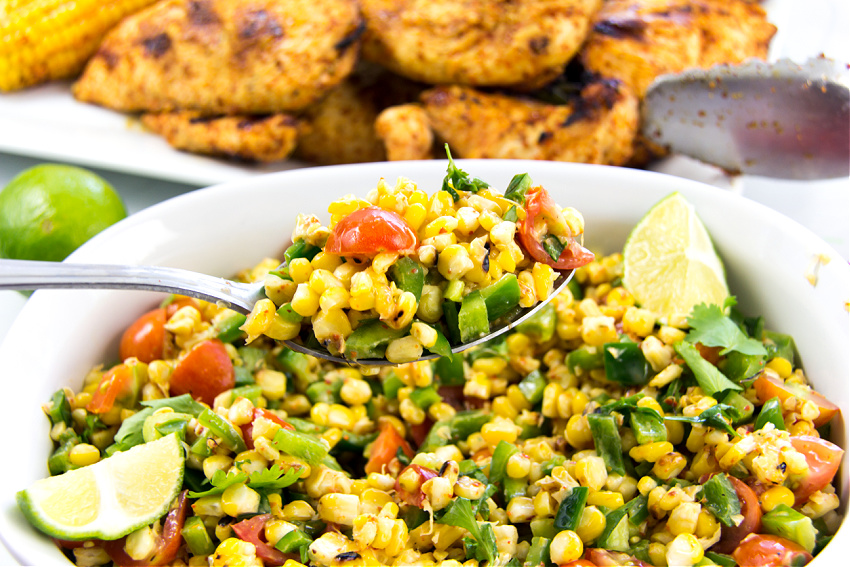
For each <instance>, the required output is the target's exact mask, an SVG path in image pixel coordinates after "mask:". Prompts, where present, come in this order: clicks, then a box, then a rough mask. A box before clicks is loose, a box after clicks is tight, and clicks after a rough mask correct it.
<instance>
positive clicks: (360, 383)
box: [339, 378, 372, 406]
mask: <svg viewBox="0 0 850 567" xmlns="http://www.w3.org/2000/svg"><path fill="white" fill-rule="evenodd" d="M339 395H340V397H342V401H344V402H345V403H347V404H348V405H351V406H354V405H363V404H365V403H366V402H368V401H369V400H371V399H372V388H371V387H370V386H369V383H368V382H366V381H365V380H360V379H359V378H352V379H348V380H345V382H344V383H343V385H342V388H340V391H339Z"/></svg>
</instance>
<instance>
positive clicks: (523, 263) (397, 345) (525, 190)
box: [0, 147, 594, 365]
mask: <svg viewBox="0 0 850 567" xmlns="http://www.w3.org/2000/svg"><path fill="white" fill-rule="evenodd" d="M446 150H447V152H448V147H447V148H446ZM328 213H329V214H330V222H329V223H328V224H327V226H326V225H324V224H322V222H321V221H320V220H319V218H318V217H317V216H315V215H313V214H309V213H301V214H299V215H298V217H297V219H296V223H295V229H294V230H293V233H292V245H291V246H289V247H288V249H287V250H286V252H285V253H284V260H283V262H282V263H279V262H278V261H273V262H272V265H270V266H260V267H258V268H257V269H255V270H254V271H253V272H252V273H250V274H247V273H246V274H243V275H242V277H241V278H240V279H242V280H243V282H244V283H243V282H233V281H229V280H223V279H220V278H213V277H211V276H203V275H199V274H194V273H192V272H186V271H184V270H176V269H171V268H156V267H142V266H126V267H120V266H99V267H94V268H92V269H87V268H86V267H84V266H82V265H79V264H76V265H75V264H66V265H59V264H52V263H37V262H16V261H12V260H0V262H2V268H3V270H2V274H3V275H2V277H0V289H35V288H44V287H53V288H57V287H88V288H93V287H96V288H124V289H127V288H130V289H147V290H159V291H167V292H170V293H176V294H180V295H187V296H191V297H197V298H200V299H205V300H211V301H214V302H220V303H223V304H224V305H226V306H228V307H230V308H231V309H232V310H234V311H236V312H239V313H241V314H242V316H244V317H242V318H240V317H235V318H234V319H233V321H234V322H235V323H234V325H235V326H234V328H238V330H241V331H242V332H244V333H245V334H246V335H247V342H248V343H250V342H252V341H253V340H255V339H256V338H257V337H260V336H263V335H265V336H268V337H270V338H272V339H275V340H279V341H283V342H284V343H285V344H287V346H289V347H290V348H292V349H293V350H296V351H299V352H303V353H305V354H310V355H312V356H316V357H319V358H323V359H326V360H331V361H335V362H343V363H356V364H361V365H387V364H401V363H405V362H411V361H415V360H423V359H429V358H438V357H440V356H450V355H452V354H453V353H458V352H461V351H463V350H465V349H467V348H470V347H471V346H474V345H476V344H479V343H481V342H484V341H486V340H489V339H491V338H493V337H494V336H496V335H499V334H501V333H503V332H505V331H507V330H508V329H510V328H511V327H513V326H515V325H517V324H519V323H520V322H522V321H523V320H525V319H527V318H529V317H531V316H532V315H533V314H534V313H535V312H537V311H538V310H539V309H540V308H541V307H543V306H544V305H545V304H546V303H548V301H549V300H551V298H552V297H554V296H555V295H556V294H557V293H558V292H559V291H560V290H561V289H562V288H563V287H564V286H566V285H567V284H568V282H569V280H570V278H571V276H572V273H573V270H574V269H576V268H578V267H581V266H583V265H585V264H587V263H589V262H590V261H591V260H593V257H594V256H593V254H592V253H591V252H589V251H588V250H587V249H585V248H584V247H582V246H581V244H580V243H579V242H578V240H576V238H577V237H580V236H581V235H582V234H583V232H584V220H583V218H582V216H581V214H580V213H579V212H578V211H576V210H575V209H571V208H566V209H562V208H561V207H559V206H558V205H556V204H555V203H554V201H553V200H552V198H551V197H550V196H549V193H548V192H547V191H546V190H545V189H544V188H543V187H541V186H535V185H534V184H533V182H532V180H531V178H530V176H529V175H528V174H526V173H523V174H518V175H516V176H514V178H513V179H512V180H511V182H510V183H509V184H508V187H507V189H506V190H505V192H504V194H498V193H496V192H495V191H493V189H492V188H491V187H490V186H489V185H488V184H487V183H485V182H484V181H481V180H480V179H477V178H470V176H469V175H468V174H467V173H465V172H464V171H462V170H460V169H459V168H458V167H457V166H456V165H455V163H454V161H453V160H452V158H451V154H449V164H448V171H447V175H446V177H445V179H444V180H443V184H442V188H441V189H440V190H439V191H437V192H435V193H433V194H431V195H429V194H427V193H426V192H425V191H424V190H422V189H421V188H419V187H418V186H417V185H416V183H414V182H413V181H411V180H409V179H405V178H399V179H398V180H397V181H396V182H395V184H394V185H391V184H389V183H387V182H386V181H385V180H384V179H381V180H379V182H378V184H377V186H376V187H375V188H374V189H372V190H371V191H370V192H369V194H368V195H367V196H366V197H365V198H359V197H356V196H354V195H346V196H345V197H343V198H341V199H338V200H336V201H334V202H332V203H330V205H329V206H328ZM34 270H37V271H34ZM60 270H61V271H63V272H64V273H63V274H62V276H63V277H59V271H60ZM83 270H84V271H83ZM39 271H40V272H42V274H41V277H37V276H39V274H38V272H39ZM64 276H75V277H74V278H69V277H64ZM128 276H129V278H128ZM234 315H236V313H235V314H234ZM426 351H427V352H426Z"/></svg>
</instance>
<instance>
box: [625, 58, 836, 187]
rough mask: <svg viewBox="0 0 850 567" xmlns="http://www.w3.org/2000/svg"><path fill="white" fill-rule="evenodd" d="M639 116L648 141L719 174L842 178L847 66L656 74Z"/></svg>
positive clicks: (754, 66) (822, 62) (755, 66)
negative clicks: (707, 165)
mask: <svg viewBox="0 0 850 567" xmlns="http://www.w3.org/2000/svg"><path fill="white" fill-rule="evenodd" d="M641 114H642V121H643V124H642V131H643V134H644V135H645V136H646V137H647V138H649V139H650V140H651V141H653V142H655V143H657V144H660V145H661V146H665V147H667V148H669V149H670V150H672V151H674V152H677V153H681V154H685V155H688V156H691V157H694V158H697V159H699V160H702V161H704V162H707V163H710V164H714V165H718V166H720V167H722V168H723V169H726V170H727V171H731V172H741V173H747V174H752V175H761V176H765V177H774V178H781V179H829V178H834V177H847V175H850V91H849V90H848V76H847V65H846V64H838V63H836V62H835V61H832V60H830V59H826V58H823V57H820V58H815V59H811V60H809V61H807V62H806V63H805V64H797V63H794V62H792V61H789V60H781V61H778V62H776V63H765V62H763V61H752V62H748V63H745V64H742V65H718V66H716V67H712V68H711V69H694V70H689V71H685V72H683V73H678V74H671V75H662V76H660V77H658V78H657V79H656V80H655V82H653V84H652V85H650V87H649V89H648V91H647V93H646V96H645V97H644V100H643V107H642V110H641Z"/></svg>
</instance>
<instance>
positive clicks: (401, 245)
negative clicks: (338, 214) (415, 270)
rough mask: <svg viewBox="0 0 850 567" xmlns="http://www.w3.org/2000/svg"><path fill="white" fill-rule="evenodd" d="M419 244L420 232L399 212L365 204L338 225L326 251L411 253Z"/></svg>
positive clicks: (331, 252)
mask: <svg viewBox="0 0 850 567" xmlns="http://www.w3.org/2000/svg"><path fill="white" fill-rule="evenodd" d="M418 244H419V243H418V240H417V238H416V232H414V230H413V229H412V228H410V225H409V224H407V221H405V220H404V219H403V218H401V217H400V216H399V215H398V214H396V213H394V212H392V211H388V210H386V209H382V208H381V207H365V208H363V209H358V210H356V211H354V212H353V213H351V214H350V215H348V216H347V217H345V218H343V219H342V220H341V221H339V222H338V223H337V224H336V226H334V228H333V230H332V231H331V234H330V236H328V241H327V243H326V244H325V252H328V253H330V254H337V255H339V256H374V255H375V254H378V253H379V252H398V253H399V254H410V253H412V252H414V251H415V250H416V247H417V246H418Z"/></svg>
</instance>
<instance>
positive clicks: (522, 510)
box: [505, 496, 534, 523]
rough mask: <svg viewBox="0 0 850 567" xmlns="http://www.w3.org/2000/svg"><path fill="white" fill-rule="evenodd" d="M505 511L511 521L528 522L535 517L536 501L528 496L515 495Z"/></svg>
mask: <svg viewBox="0 0 850 567" xmlns="http://www.w3.org/2000/svg"><path fill="white" fill-rule="evenodd" d="M505 511H506V512H507V514H508V520H510V521H511V523H520V522H528V521H529V520H531V519H532V518H533V517H534V502H532V500H531V498H529V497H527V496H514V497H513V498H511V501H510V502H508V505H507V507H506V508H505Z"/></svg>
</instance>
